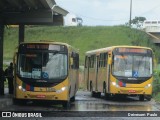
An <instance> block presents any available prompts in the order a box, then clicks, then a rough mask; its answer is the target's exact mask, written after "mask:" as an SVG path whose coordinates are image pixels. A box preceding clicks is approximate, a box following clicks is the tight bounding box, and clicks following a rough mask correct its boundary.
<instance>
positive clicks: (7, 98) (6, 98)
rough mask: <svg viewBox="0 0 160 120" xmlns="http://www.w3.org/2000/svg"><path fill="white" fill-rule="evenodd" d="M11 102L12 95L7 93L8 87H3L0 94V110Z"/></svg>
mask: <svg viewBox="0 0 160 120" xmlns="http://www.w3.org/2000/svg"><path fill="white" fill-rule="evenodd" d="M12 104H13V102H12V95H10V94H9V93H8V88H5V89H4V95H0V110H3V108H4V107H7V106H9V105H12Z"/></svg>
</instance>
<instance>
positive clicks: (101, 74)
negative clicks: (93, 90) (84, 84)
mask: <svg viewBox="0 0 160 120" xmlns="http://www.w3.org/2000/svg"><path fill="white" fill-rule="evenodd" d="M106 77H107V68H106V67H101V68H99V70H98V82H97V83H98V92H103V89H104V88H103V84H104V82H105V81H106Z"/></svg>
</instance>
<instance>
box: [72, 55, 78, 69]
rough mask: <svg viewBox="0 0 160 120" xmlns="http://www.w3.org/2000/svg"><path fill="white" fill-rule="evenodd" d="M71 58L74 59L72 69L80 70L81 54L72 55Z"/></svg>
mask: <svg viewBox="0 0 160 120" xmlns="http://www.w3.org/2000/svg"><path fill="white" fill-rule="evenodd" d="M71 57H72V58H73V64H72V65H71V68H72V69H79V54H78V53H72V55H71Z"/></svg>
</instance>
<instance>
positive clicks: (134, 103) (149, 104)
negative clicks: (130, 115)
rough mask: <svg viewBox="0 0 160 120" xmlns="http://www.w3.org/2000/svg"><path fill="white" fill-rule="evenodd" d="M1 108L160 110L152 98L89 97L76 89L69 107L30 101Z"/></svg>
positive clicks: (159, 106) (17, 109) (89, 95)
mask: <svg viewBox="0 0 160 120" xmlns="http://www.w3.org/2000/svg"><path fill="white" fill-rule="evenodd" d="M3 110H7V111H62V110H65V111H160V104H158V103H156V102H155V101H154V100H153V99H151V101H147V100H145V101H139V99H138V97H126V98H118V97H117V98H116V97H113V98H110V99H107V100H106V99H105V98H104V96H103V94H102V96H101V98H94V97H91V93H90V92H88V91H78V92H77V94H76V100H75V102H72V103H71V107H70V108H69V109H64V108H63V107H62V106H61V105H52V104H48V103H46V104H45V103H44V104H42V103H38V102H36V103H32V102H29V103H27V104H26V105H11V106H8V107H6V108H4V109H3Z"/></svg>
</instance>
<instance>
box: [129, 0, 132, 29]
mask: <svg viewBox="0 0 160 120" xmlns="http://www.w3.org/2000/svg"><path fill="white" fill-rule="evenodd" d="M131 20H132V0H130V18H129V26H130V27H131Z"/></svg>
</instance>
